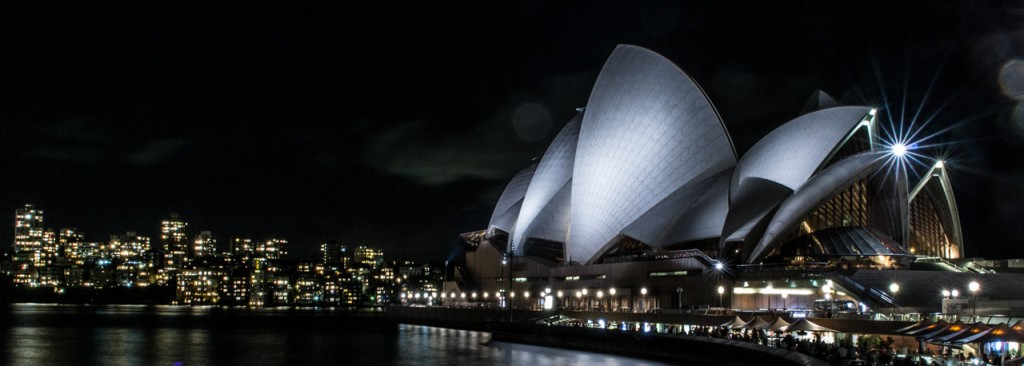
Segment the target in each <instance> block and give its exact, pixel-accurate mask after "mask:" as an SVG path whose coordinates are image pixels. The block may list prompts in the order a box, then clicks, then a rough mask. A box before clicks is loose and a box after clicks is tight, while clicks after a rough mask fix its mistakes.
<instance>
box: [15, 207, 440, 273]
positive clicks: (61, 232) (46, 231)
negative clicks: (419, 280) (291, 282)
mask: <svg viewBox="0 0 1024 366" xmlns="http://www.w3.org/2000/svg"><path fill="white" fill-rule="evenodd" d="M12 212H15V215H14V218H15V220H14V221H15V225H14V227H15V228H16V230H15V233H14V236H13V237H12V238H13V240H12V241H11V242H10V243H9V244H7V245H4V246H3V250H2V252H9V253H12V255H13V252H14V251H16V249H15V248H16V247H17V246H18V241H19V240H24V239H25V238H23V237H22V236H27V233H26V235H22V233H20V232H19V231H18V230H17V228H19V227H21V226H19V224H18V222H19V221H28V220H31V221H33V222H38V223H39V224H38V225H33V227H32V230H36V231H38V233H35V234H36V235H35V236H36V237H44V236H46V235H53V236H54V239H55V240H57V239H64V238H67V237H74V238H76V240H77V241H80V242H98V243H108V242H115V241H120V240H123V238H126V237H131V236H138V237H140V238H144V239H145V240H146V247H147V248H146V249H145V250H148V249H149V247H152V248H153V249H158V250H169V249H167V248H164V246H165V245H166V243H168V242H172V243H176V245H175V244H171V246H172V247H176V248H175V249H173V250H177V251H179V252H180V253H177V254H178V255H184V254H185V252H187V253H190V254H192V255H195V256H197V257H201V256H203V253H204V252H207V253H208V254H210V255H214V254H219V253H224V252H230V251H232V250H234V249H235V246H236V245H237V244H236V243H235V242H237V241H238V240H245V241H250V242H252V241H256V242H258V241H277V240H283V241H285V243H286V244H288V245H289V246H290V245H292V244H293V243H289V242H288V241H287V237H285V236H283V235H269V236H266V237H253V236H252V235H248V234H246V233H225V232H221V231H219V230H215V229H214V230H209V229H206V228H203V227H202V226H194V225H193V224H192V223H190V221H188V218H187V217H182V216H181V215H179V214H178V213H176V212H171V213H168V214H166V215H164V217H162V218H159V219H157V220H155V222H156V223H157V224H156V226H157V229H156V230H153V231H147V230H141V229H136V228H128V229H126V230H124V231H121V232H118V233H110V234H103V235H97V234H93V233H90V231H89V230H88V228H83V227H81V226H76V225H74V224H68V225H64V224H58V225H54V224H53V223H52V221H50V220H45V221H44V219H45V218H46V217H47V216H49V214H47V210H46V208H45V207H39V206H38V205H34V204H31V203H27V204H25V205H23V206H21V207H19V208H17V209H16V210H13V211H12ZM29 212H31V214H29V215H28V216H29V217H28V218H27V219H26V218H25V217H23V216H25V213H29ZM37 212H38V213H37ZM32 216H34V217H32ZM189 226H193V228H192V229H189V228H188V227H189ZM169 237H172V238H173V239H170V238H169ZM150 242H152V244H150ZM177 242H180V243H177ZM328 243H332V244H331V245H337V246H341V247H348V246H373V245H372V243H339V242H338V241H337V240H335V239H333V238H324V239H322V240H320V241H318V242H316V243H314V244H310V245H309V247H315V248H314V252H312V253H305V252H303V253H302V255H301V256H293V257H294V258H295V259H300V258H301V259H317V258H319V257H320V256H322V254H323V250H324V249H323V248H324V246H325V245H327V244H328ZM143 251H144V250H143ZM401 259H402V260H411V259H412V258H401ZM423 260H436V258H423Z"/></svg>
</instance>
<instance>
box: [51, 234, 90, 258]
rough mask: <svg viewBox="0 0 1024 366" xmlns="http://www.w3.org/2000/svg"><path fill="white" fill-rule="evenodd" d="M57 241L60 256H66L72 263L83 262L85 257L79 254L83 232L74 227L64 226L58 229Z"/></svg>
mask: <svg viewBox="0 0 1024 366" xmlns="http://www.w3.org/2000/svg"><path fill="white" fill-rule="evenodd" d="M57 242H58V243H59V245H60V251H61V252H62V254H61V256H63V257H66V258H68V260H70V262H71V263H72V264H77V265H84V264H85V258H84V257H81V256H80V254H81V250H82V243H84V242H85V233H83V232H81V231H79V230H78V229H75V228H64V229H61V230H60V235H59V237H58V238H57Z"/></svg>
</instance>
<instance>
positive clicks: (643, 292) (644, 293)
mask: <svg viewBox="0 0 1024 366" xmlns="http://www.w3.org/2000/svg"><path fill="white" fill-rule="evenodd" d="M640 295H641V296H642V297H641V298H640V300H641V301H640V309H641V310H643V311H645V312H646V311H647V288H646V287H641V288H640Z"/></svg>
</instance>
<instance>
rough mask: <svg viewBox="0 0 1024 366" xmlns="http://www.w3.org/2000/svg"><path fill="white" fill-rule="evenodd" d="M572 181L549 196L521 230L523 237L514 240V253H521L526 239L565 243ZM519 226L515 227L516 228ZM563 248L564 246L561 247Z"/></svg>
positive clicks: (523, 251) (524, 250) (567, 231)
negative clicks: (546, 202)
mask: <svg viewBox="0 0 1024 366" xmlns="http://www.w3.org/2000/svg"><path fill="white" fill-rule="evenodd" d="M571 194H572V182H571V181H569V182H565V185H564V186H562V189H561V190H559V191H558V193H557V194H555V196H554V197H551V200H549V201H548V204H547V206H544V209H542V210H540V212H539V213H537V216H536V218H534V220H533V221H531V222H529V223H528V226H525V228H524V230H523V236H522V237H523V239H522V240H521V241H516V243H517V244H516V255H523V254H524V253H525V252H526V250H528V249H529V248H527V247H526V244H527V243H528V239H530V238H535V239H542V240H548V241H553V242H559V243H565V242H566V240H568V235H569V220H570V214H571V210H570V209H571V207H572V206H571V202H570V198H571ZM518 229H519V227H516V230H518ZM563 249H564V248H563Z"/></svg>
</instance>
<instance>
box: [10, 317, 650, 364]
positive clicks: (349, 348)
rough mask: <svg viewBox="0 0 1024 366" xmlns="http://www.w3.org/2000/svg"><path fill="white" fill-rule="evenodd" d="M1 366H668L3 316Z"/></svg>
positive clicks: (220, 324)
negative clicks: (334, 365) (455, 365)
mask: <svg viewBox="0 0 1024 366" xmlns="http://www.w3.org/2000/svg"><path fill="white" fill-rule="evenodd" d="M0 340H2V341H0V365H71V364H73V365H90V364H91V365H183V366H184V365H237V364H244V365H293V364H295V365H307V364H309V365H331V364H344V365H374V366H381V365H453V364H458V365H530V366H546V365H660V364H659V363H656V362H650V361H644V360H637V359H632V358H626V357H618V356H610V355H603V354H597V353H588V352H579V351H571V350H561V349H554V348H545V347H535V346H528V345H520V344H513V343H502V342H490V335H489V334H488V333H484V332H474V331H466V330H456V329H445V328H434V327H425V326H416V325H405V324H401V325H398V326H397V327H395V326H390V325H387V324H385V323H382V322H379V321H376V320H374V319H372V318H369V319H368V318H365V317H363V318H360V317H352V316H350V315H346V314H345V313H344V312H340V314H339V312H331V311H320V310H318V311H295V310H286V311H281V310H274V309H268V310H258V311H253V310H249V309H228V310H225V309H217V308H212V309H211V308H188V307H171V306H143V307H140V306H88V307H83V306H58V305H13V306H8V307H0Z"/></svg>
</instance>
